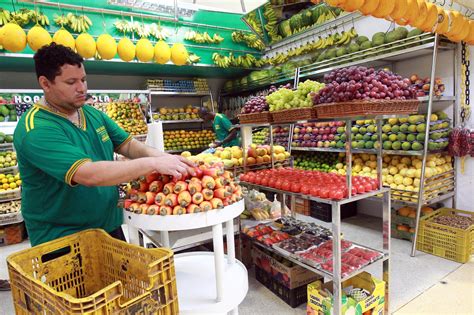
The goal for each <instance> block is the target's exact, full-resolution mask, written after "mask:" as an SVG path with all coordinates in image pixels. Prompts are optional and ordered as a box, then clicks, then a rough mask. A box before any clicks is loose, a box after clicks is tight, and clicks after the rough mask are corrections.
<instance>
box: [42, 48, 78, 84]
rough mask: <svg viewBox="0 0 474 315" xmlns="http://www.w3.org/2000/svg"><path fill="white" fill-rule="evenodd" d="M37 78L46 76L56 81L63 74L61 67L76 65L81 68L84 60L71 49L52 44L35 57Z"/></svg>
mask: <svg viewBox="0 0 474 315" xmlns="http://www.w3.org/2000/svg"><path fill="white" fill-rule="evenodd" d="M33 58H34V60H35V70H36V77H37V78H39V77H40V76H45V77H46V78H47V79H48V80H49V81H54V79H55V78H56V76H58V75H60V74H61V67H62V66H64V65H66V64H68V65H75V66H78V67H80V66H81V65H82V63H83V62H84V59H83V58H82V57H81V56H80V55H78V54H76V53H75V52H74V51H73V50H72V49H71V48H69V47H66V46H63V45H57V44H56V43H54V42H53V43H51V44H49V45H46V46H43V47H41V48H40V49H38V51H37V52H36V54H35V55H34V57H33Z"/></svg>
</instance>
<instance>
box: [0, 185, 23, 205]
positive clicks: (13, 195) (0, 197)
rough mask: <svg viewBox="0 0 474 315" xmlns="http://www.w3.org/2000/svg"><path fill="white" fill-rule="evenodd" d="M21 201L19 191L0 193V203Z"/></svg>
mask: <svg viewBox="0 0 474 315" xmlns="http://www.w3.org/2000/svg"><path fill="white" fill-rule="evenodd" d="M18 199H21V189H20V188H17V189H13V190H7V191H2V192H0V202H6V201H10V200H18Z"/></svg>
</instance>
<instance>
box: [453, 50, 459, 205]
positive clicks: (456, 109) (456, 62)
mask: <svg viewBox="0 0 474 315" xmlns="http://www.w3.org/2000/svg"><path fill="white" fill-rule="evenodd" d="M459 45H460V44H457V45H456V48H455V49H454V56H453V63H454V64H453V77H454V86H453V95H454V97H455V101H454V104H453V128H455V127H457V126H458V118H459V115H460V113H459V104H461V95H460V94H461V93H459V88H460V86H461V79H460V78H461V76H460V73H458V69H459V68H458V67H459V65H460V63H459V60H460V58H459V54H460V51H459ZM452 163H453V168H454V179H453V180H454V196H453V198H452V207H453V209H456V199H457V198H456V195H457V193H458V189H457V185H458V177H457V159H456V157H453V162H452Z"/></svg>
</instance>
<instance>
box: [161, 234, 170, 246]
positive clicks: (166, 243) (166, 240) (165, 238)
mask: <svg viewBox="0 0 474 315" xmlns="http://www.w3.org/2000/svg"><path fill="white" fill-rule="evenodd" d="M160 237H161V244H163V246H164V247H166V248H171V246H170V233H169V232H168V231H161V232H160Z"/></svg>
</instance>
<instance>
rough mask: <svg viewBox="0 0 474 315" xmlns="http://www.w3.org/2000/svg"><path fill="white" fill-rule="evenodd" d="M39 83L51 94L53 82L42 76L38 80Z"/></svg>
mask: <svg viewBox="0 0 474 315" xmlns="http://www.w3.org/2000/svg"><path fill="white" fill-rule="evenodd" d="M38 83H39V85H40V86H41V88H42V89H43V90H44V91H45V92H49V90H50V88H51V82H50V81H49V80H48V78H46V77H45V76H43V75H42V76H40V77H39V78H38Z"/></svg>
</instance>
